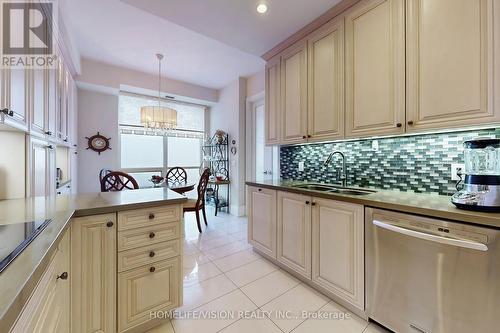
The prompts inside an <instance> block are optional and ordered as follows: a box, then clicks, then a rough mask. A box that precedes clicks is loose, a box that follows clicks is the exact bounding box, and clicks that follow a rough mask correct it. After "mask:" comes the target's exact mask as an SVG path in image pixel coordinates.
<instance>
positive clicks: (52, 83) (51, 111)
mask: <svg viewBox="0 0 500 333" xmlns="http://www.w3.org/2000/svg"><path fill="white" fill-rule="evenodd" d="M58 87H59V80H58V69H57V68H51V69H49V70H48V73H47V112H46V117H47V119H46V124H47V131H46V135H47V137H49V138H50V139H51V140H55V139H56V138H57V116H58V114H59V99H58V89H59V88H58Z"/></svg>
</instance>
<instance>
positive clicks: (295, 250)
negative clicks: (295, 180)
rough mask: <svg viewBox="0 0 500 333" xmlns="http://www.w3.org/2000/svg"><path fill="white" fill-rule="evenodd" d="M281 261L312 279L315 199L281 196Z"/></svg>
mask: <svg viewBox="0 0 500 333" xmlns="http://www.w3.org/2000/svg"><path fill="white" fill-rule="evenodd" d="M277 235H278V237H277V239H278V246H277V259H278V261H279V262H280V263H282V264H283V265H285V266H287V267H288V268H290V269H291V270H293V271H295V272H297V273H299V274H300V275H302V276H304V277H306V278H308V279H310V278H311V197H309V196H304V195H300V194H294V193H288V192H278V231H277Z"/></svg>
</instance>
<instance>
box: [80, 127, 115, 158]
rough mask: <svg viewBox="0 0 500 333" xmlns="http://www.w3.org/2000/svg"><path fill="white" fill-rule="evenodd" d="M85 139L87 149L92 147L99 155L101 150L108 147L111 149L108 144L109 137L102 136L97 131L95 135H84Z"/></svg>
mask: <svg viewBox="0 0 500 333" xmlns="http://www.w3.org/2000/svg"><path fill="white" fill-rule="evenodd" d="M85 139H87V140H88V145H89V146H88V147H87V149H92V150H93V151H95V152H97V153H98V154H99V155H101V153H102V152H104V151H106V150H108V149H109V150H111V147H110V146H109V140H111V138H107V137H105V136H102V135H101V134H100V133H99V132H97V134H96V135H92V136H91V137H90V138H89V137H85Z"/></svg>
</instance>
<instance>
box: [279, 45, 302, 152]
mask: <svg viewBox="0 0 500 333" xmlns="http://www.w3.org/2000/svg"><path fill="white" fill-rule="evenodd" d="M281 121H282V123H281V143H282V144H291V143H300V142H306V141H307V43H306V41H301V42H299V43H297V44H294V45H293V46H291V47H290V48H288V49H286V50H285V51H284V52H283V53H282V54H281Z"/></svg>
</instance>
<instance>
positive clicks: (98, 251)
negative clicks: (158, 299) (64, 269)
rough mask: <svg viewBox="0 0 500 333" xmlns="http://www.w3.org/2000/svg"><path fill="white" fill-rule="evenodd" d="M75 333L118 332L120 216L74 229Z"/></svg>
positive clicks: (83, 221) (83, 220) (88, 220)
mask: <svg viewBox="0 0 500 333" xmlns="http://www.w3.org/2000/svg"><path fill="white" fill-rule="evenodd" d="M71 271H72V275H73V277H72V281H71V332H73V333H87V332H106V333H108V332H116V307H117V306H116V297H117V294H116V214H114V213H113V214H107V215H96V216H89V217H80V218H76V219H73V220H72V225H71Z"/></svg>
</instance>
